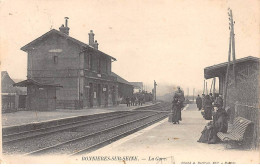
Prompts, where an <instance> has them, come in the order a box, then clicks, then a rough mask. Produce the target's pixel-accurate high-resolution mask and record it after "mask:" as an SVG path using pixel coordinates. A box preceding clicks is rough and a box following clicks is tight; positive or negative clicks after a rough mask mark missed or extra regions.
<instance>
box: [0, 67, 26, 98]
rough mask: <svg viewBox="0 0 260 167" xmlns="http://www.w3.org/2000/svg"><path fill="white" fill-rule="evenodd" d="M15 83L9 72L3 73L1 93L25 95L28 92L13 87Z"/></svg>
mask: <svg viewBox="0 0 260 167" xmlns="http://www.w3.org/2000/svg"><path fill="white" fill-rule="evenodd" d="M14 83H15V82H14V81H13V80H12V79H11V77H10V76H9V74H8V72H7V71H1V93H7V94H13V93H15V94H18V95H25V94H26V92H27V90H26V89H23V88H16V87H13V84H14Z"/></svg>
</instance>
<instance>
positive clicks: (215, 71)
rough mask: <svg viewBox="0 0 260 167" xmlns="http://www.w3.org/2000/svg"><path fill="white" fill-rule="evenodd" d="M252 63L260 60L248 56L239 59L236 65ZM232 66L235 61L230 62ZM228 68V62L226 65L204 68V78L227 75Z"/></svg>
mask: <svg viewBox="0 0 260 167" xmlns="http://www.w3.org/2000/svg"><path fill="white" fill-rule="evenodd" d="M250 61H255V62H259V58H257V57H253V56H248V57H244V58H241V59H237V60H236V62H235V63H236V64H240V63H245V62H250ZM232 65H233V61H230V66H232ZM227 66H228V62H225V63H220V64H217V65H213V66H209V67H206V68H204V78H205V79H210V78H214V77H219V76H222V75H225V74H226V71H227Z"/></svg>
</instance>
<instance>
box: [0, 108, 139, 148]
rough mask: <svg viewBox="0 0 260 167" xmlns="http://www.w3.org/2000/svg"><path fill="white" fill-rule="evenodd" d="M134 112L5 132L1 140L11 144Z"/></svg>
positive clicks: (133, 112) (134, 112)
mask: <svg viewBox="0 0 260 167" xmlns="http://www.w3.org/2000/svg"><path fill="white" fill-rule="evenodd" d="M134 114H136V111H129V112H128V113H125V112H122V113H111V115H106V116H101V117H96V118H92V119H85V120H82V121H77V122H72V123H65V124H61V125H57V126H51V127H46V128H40V129H35V130H29V131H23V132H19V133H12V134H6V135H3V139H2V142H3V144H12V143H13V142H17V141H21V140H27V139H29V138H33V137H40V136H44V135H47V134H52V133H55V132H62V131H66V130H70V129H73V128H78V127H82V126H88V125H92V124H96V123H99V122H103V121H108V120H114V119H119V118H122V117H125V116H130V115H134Z"/></svg>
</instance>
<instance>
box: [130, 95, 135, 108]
mask: <svg viewBox="0 0 260 167" xmlns="http://www.w3.org/2000/svg"><path fill="white" fill-rule="evenodd" d="M134 105H135V96H134V95H133V96H132V97H131V106H134Z"/></svg>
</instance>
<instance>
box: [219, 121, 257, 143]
mask: <svg viewBox="0 0 260 167" xmlns="http://www.w3.org/2000/svg"><path fill="white" fill-rule="evenodd" d="M253 125H254V124H253V122H252V121H250V120H247V119H245V118H242V117H237V118H235V120H234V123H233V124H232V126H231V130H230V131H229V132H228V133H222V132H218V133H217V136H218V137H219V138H220V140H221V141H223V142H227V143H230V144H231V143H235V144H238V145H240V146H241V145H243V144H247V145H248V144H250V143H251V141H252V133H250V131H251V129H250V128H253ZM250 140H251V141H250ZM226 147H227V145H226Z"/></svg>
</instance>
